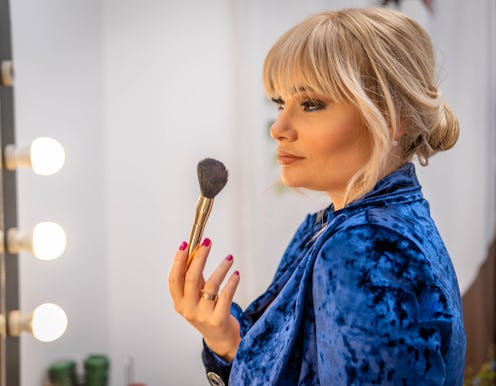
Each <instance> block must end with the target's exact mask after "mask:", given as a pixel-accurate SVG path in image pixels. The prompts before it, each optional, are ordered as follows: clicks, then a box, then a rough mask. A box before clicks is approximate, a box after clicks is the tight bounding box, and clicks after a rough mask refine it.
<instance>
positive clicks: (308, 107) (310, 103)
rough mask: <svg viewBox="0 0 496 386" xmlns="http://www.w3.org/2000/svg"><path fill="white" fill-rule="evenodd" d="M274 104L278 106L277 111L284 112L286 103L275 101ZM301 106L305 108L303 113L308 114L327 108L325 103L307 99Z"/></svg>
mask: <svg viewBox="0 0 496 386" xmlns="http://www.w3.org/2000/svg"><path fill="white" fill-rule="evenodd" d="M273 102H274V103H275V104H276V106H277V110H279V111H281V110H284V102H283V101H282V100H279V99H274V100H273ZM300 106H301V107H303V111H306V112H313V111H319V110H323V109H325V108H326V104H325V103H324V102H322V101H319V100H316V99H307V100H305V101H303V102H302V103H301V104H300Z"/></svg>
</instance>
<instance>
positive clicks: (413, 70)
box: [263, 8, 459, 204]
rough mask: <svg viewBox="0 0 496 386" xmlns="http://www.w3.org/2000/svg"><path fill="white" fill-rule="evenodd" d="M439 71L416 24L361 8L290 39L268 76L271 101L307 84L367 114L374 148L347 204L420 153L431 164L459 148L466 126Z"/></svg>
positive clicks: (294, 31)
mask: <svg viewBox="0 0 496 386" xmlns="http://www.w3.org/2000/svg"><path fill="white" fill-rule="evenodd" d="M435 71H436V69H435V59H434V52H433V47H432V42H431V39H430V37H429V35H428V34H427V33H426V32H425V31H424V30H423V29H422V28H421V27H420V26H419V25H418V24H417V23H416V22H415V21H413V20H411V19H410V18H408V17H407V16H405V15H404V14H402V13H400V12H398V11H394V10H391V9H385V8H354V9H344V10H341V11H338V12H324V13H321V14H318V15H315V16H313V17H310V18H308V19H306V20H304V21H303V22H301V23H300V24H297V25H296V26H294V27H293V28H291V29H290V30H289V31H287V32H286V33H285V34H283V35H282V36H281V37H280V38H279V40H278V41H277V42H276V43H275V44H274V46H273V47H272V48H271V49H270V51H269V53H268V54H267V57H266V59H265V63H264V70H263V77H264V85H265V90H266V93H267V94H268V95H269V96H277V97H281V98H282V99H285V98H286V97H289V96H291V95H292V94H294V93H295V91H296V90H299V89H301V87H302V86H303V87H304V88H305V89H306V88H307V87H308V88H309V89H310V90H312V92H315V93H318V94H322V95H326V96H329V97H330V98H332V99H333V100H335V101H336V102H343V103H351V104H353V105H354V106H355V107H356V108H357V110H358V111H359V113H360V115H361V118H362V120H363V121H364V123H365V125H366V127H367V129H368V134H369V135H370V137H371V139H372V149H371V156H370V159H369V160H368V161H367V163H366V164H365V165H364V166H363V167H362V168H361V169H360V170H358V171H357V172H356V174H355V175H354V176H353V177H352V178H351V179H350V181H349V182H348V187H347V190H346V193H345V204H347V203H349V202H351V201H353V200H356V199H357V198H359V197H361V196H363V195H364V194H365V193H367V192H369V191H370V190H372V188H373V187H374V186H375V184H376V183H377V181H378V180H379V179H380V178H382V177H383V176H384V174H385V173H386V172H387V171H392V170H390V169H391V163H394V164H395V165H393V166H395V167H398V166H400V165H402V164H404V163H405V162H407V161H409V160H411V159H412V158H413V157H414V156H415V155H416V156H417V157H418V159H419V162H420V164H421V165H423V166H425V165H427V164H428V160H429V157H431V156H432V155H434V154H435V153H437V152H439V151H443V150H447V149H449V148H451V147H452V146H453V145H454V144H455V142H456V140H457V138H458V132H459V126H458V121H457V119H456V117H455V116H454V114H453V112H452V111H451V109H450V107H449V106H448V105H447V104H446V103H445V102H444V100H443V99H442V98H441V96H440V92H439V91H438V88H437V84H436V79H435V78H436V74H435ZM396 138H397V139H398V146H394V145H393V144H395V143H396V142H395V141H394V140H395V139H396ZM392 154H394V157H392V156H391V155H392ZM393 170H394V169H393Z"/></svg>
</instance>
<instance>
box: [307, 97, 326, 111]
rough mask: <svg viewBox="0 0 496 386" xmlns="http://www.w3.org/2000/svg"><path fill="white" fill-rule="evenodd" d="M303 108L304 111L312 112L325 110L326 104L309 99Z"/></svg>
mask: <svg viewBox="0 0 496 386" xmlns="http://www.w3.org/2000/svg"><path fill="white" fill-rule="evenodd" d="M301 106H302V107H303V110H304V111H307V112H312V111H319V110H323V109H325V107H326V104H325V103H324V102H322V101H319V100H315V99H307V100H306V101H304V102H303V103H302V104H301Z"/></svg>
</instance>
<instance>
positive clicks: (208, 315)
mask: <svg viewBox="0 0 496 386" xmlns="http://www.w3.org/2000/svg"><path fill="white" fill-rule="evenodd" d="M210 248H211V242H210V240H209V239H205V240H204V241H203V243H202V245H200V246H199V247H198V249H197V250H196V252H195V257H194V259H193V261H192V262H191V265H190V266H189V268H188V269H186V261H187V259H188V247H187V245H186V243H185V242H183V243H182V244H181V246H180V247H179V249H178V251H177V252H176V256H175V257H174V262H173V263H172V267H171V269H170V272H169V293H170V295H171V297H172V301H173V303H174V309H175V310H176V312H177V313H179V314H180V315H182V316H183V317H184V319H186V320H187V321H188V322H189V323H191V324H192V325H193V327H195V328H196V329H197V330H198V331H199V332H200V334H201V335H202V336H203V339H204V340H205V343H206V344H207V346H208V347H209V348H210V349H211V350H212V351H213V352H215V353H216V354H217V355H219V356H220V357H222V358H223V359H225V360H227V361H232V360H233V359H234V356H235V355H236V351H237V349H238V346H239V342H240V341H241V335H240V329H239V323H238V321H237V320H236V318H234V317H233V316H232V315H231V304H232V300H233V297H234V293H235V292H236V288H237V287H238V283H239V273H238V272H237V271H236V272H234V273H233V274H232V275H231V276H230V277H229V279H228V280H227V283H226V285H225V286H224V288H223V289H222V292H220V294H219V295H218V298H217V299H215V300H209V299H204V298H203V297H202V290H203V291H204V293H207V294H212V295H217V294H218V293H219V288H220V285H221V284H222V282H223V281H224V278H225V277H226V275H227V272H228V271H229V269H230V268H231V266H232V263H233V261H234V259H233V257H232V256H231V255H229V256H227V257H226V258H225V259H224V260H222V262H221V263H220V264H219V266H218V267H217V269H216V270H215V271H214V272H213V273H212V275H211V276H210V277H209V278H208V280H207V281H205V279H204V277H203V270H204V268H205V263H206V261H207V257H208V254H209V252H210Z"/></svg>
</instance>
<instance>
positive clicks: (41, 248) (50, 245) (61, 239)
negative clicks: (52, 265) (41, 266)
mask: <svg viewBox="0 0 496 386" xmlns="http://www.w3.org/2000/svg"><path fill="white" fill-rule="evenodd" d="M66 243H67V240H66V237H65V232H64V230H63V229H62V227H61V226H60V225H59V224H56V223H54V222H50V221H45V222H40V223H38V224H36V225H35V227H34V229H33V236H32V244H33V254H34V255H35V256H36V257H37V258H38V259H40V260H52V259H56V258H57V257H59V256H60V255H61V254H62V253H64V251H65V246H66Z"/></svg>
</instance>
